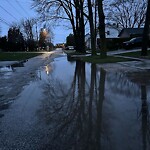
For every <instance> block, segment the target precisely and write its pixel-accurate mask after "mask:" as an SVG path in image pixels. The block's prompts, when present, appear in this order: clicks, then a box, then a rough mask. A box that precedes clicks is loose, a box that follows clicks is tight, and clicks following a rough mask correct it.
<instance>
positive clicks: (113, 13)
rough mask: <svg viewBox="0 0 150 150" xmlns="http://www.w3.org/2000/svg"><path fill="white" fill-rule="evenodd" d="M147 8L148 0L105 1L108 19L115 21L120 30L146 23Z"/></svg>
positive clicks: (138, 26)
mask: <svg viewBox="0 0 150 150" xmlns="http://www.w3.org/2000/svg"><path fill="white" fill-rule="evenodd" d="M146 8H147V0H113V1H105V13H106V20H107V22H108V21H109V22H111V23H115V24H116V28H118V30H120V29H122V28H135V27H137V28H140V27H141V26H143V25H144V21H145V13H146Z"/></svg>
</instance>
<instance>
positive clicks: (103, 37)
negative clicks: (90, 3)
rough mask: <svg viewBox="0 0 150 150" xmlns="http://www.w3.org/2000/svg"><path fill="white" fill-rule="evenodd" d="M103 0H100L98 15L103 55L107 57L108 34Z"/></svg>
mask: <svg viewBox="0 0 150 150" xmlns="http://www.w3.org/2000/svg"><path fill="white" fill-rule="evenodd" d="M102 1H103V0H98V1H97V3H98V16H99V36H100V44H101V57H102V58H105V57H106V56H107V48H106V35H105V15H104V11H103V9H104V8H103V2H102Z"/></svg>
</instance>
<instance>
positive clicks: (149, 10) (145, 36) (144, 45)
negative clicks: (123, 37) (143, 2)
mask: <svg viewBox="0 0 150 150" xmlns="http://www.w3.org/2000/svg"><path fill="white" fill-rule="evenodd" d="M149 26H150V0H148V5H147V12H146V20H145V26H144V32H143V41H142V51H141V56H147V47H148V41H149V34H150V33H149Z"/></svg>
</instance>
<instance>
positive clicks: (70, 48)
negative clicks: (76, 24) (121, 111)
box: [65, 46, 74, 50]
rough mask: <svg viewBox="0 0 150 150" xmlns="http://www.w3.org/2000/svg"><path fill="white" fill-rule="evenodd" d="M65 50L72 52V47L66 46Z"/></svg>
mask: <svg viewBox="0 0 150 150" xmlns="http://www.w3.org/2000/svg"><path fill="white" fill-rule="evenodd" d="M65 50H74V46H67V47H66V48H65Z"/></svg>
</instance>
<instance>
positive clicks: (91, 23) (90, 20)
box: [88, 0, 96, 55]
mask: <svg viewBox="0 0 150 150" xmlns="http://www.w3.org/2000/svg"><path fill="white" fill-rule="evenodd" d="M88 11H89V24H90V35H91V49H92V55H96V41H95V29H94V20H93V12H92V4H91V0H88Z"/></svg>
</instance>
